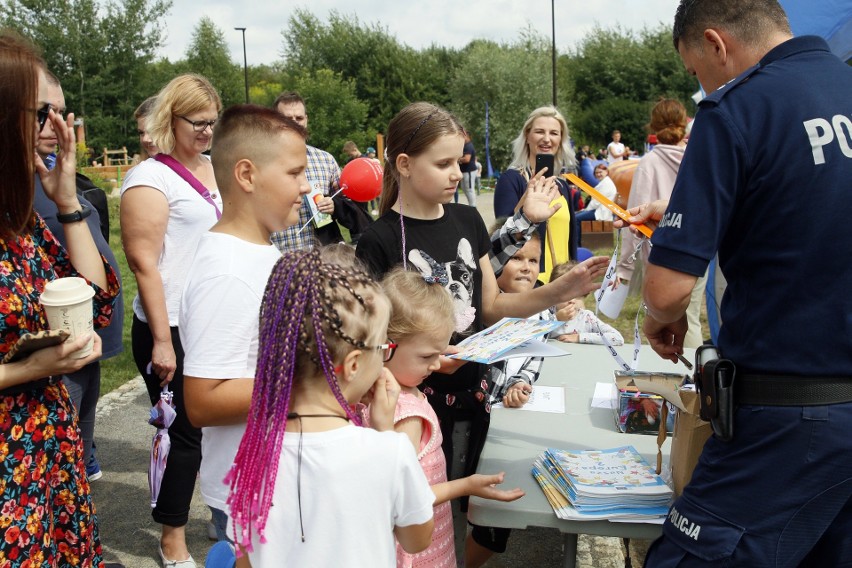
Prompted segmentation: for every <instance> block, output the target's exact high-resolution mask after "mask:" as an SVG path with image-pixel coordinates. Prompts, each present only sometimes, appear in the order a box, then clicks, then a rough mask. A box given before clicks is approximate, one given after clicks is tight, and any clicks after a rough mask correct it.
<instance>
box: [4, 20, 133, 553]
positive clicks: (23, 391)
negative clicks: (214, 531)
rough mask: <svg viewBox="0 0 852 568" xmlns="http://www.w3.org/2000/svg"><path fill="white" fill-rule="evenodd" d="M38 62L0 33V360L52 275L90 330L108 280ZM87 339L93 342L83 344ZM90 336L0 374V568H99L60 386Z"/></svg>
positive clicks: (104, 303)
mask: <svg viewBox="0 0 852 568" xmlns="http://www.w3.org/2000/svg"><path fill="white" fill-rule="evenodd" d="M46 89H47V84H46V77H45V68H44V63H43V62H42V61H41V59H40V58H39V57H38V56H37V55H36V54H35V52H34V50H33V49H32V47H31V46H30V45H29V44H28V43H26V42H25V41H24V40H23V39H21V38H19V37H17V36H15V35H13V34H11V33H10V32H0V356H2V355H5V354H6V353H7V352H8V351H9V350H11V349H12V347H13V346H14V345H15V343H16V342H17V341H18V339H19V337H20V336H21V335H22V334H23V333H25V332H36V331H40V330H45V329H47V328H48V325H47V319H46V318H45V314H44V310H43V309H42V307H41V304H40V303H39V296H40V294H41V292H42V291H43V290H44V286H45V284H46V283H47V282H49V281H51V280H54V279H56V278H59V277H65V276H78V277H83V278H85V279H86V280H87V281H88V282H89V283H90V284H91V286H92V287H93V288H94V290H95V297H94V312H95V313H94V317H95V325H96V326H103V325H106V324H107V323H109V320H110V318H111V316H112V303H113V301H114V300H115V297H116V295H117V294H118V289H119V282H118V280H117V278H116V275H115V273H114V272H113V271H112V269H110V267H109V264H107V262H106V260H105V259H103V257H101V255H100V254H98V251H97V248H96V246H95V243H94V240H93V239H92V236H91V233H90V232H89V229H88V226H87V224H86V223H85V222H83V219H84V218H85V217H86V216H87V214H88V213H87V210H86V209H84V208H83V207H81V205H80V202H79V201H78V199H77V193H76V188H75V181H74V174H75V165H76V153H75V139H74V132H73V127H72V125H73V118H74V117H73V116H71V115H69V116H68V119H67V121H66V120H63V119H62V117H61V116H59V115H58V114H56V113H55V112H54V110H53V109H52V107H50V106H49V105H47V104H45V98H46V96H47V93H46ZM48 120H49V121H51V123H52V125H53V128H54V130H55V131H56V132H57V135H58V138H59V145H60V147H61V148H62V152H61V153H60V155H59V158H58V160H57V164H56V167H55V168H54V169H53V170H51V171H50V172H48V171H47V169H46V168H45V167H44V165H43V164H42V163H41V162H40V161H38V160H36V159H35V158H36V155H35V144H36V139H37V136H38V133H39V132H40V130H41V128H42V127H43V126H44V123H45V122H47V121H48ZM33 174H36V175H38V176H40V178H41V181H42V184H43V185H44V190H45V193H46V194H47V195H48V197H49V198H50V199H52V200H53V201H54V202H55V203H56V205H57V208H58V212H59V216H60V217H64V219H63V221H64V222H65V234H66V237H67V242H68V249H67V250H65V249H63V248H62V247H61V246H60V245H59V243H58V242H57V241H56V239H55V238H54V237H53V235H52V234H51V232H50V231H49V230H48V229H47V227H46V226H45V224H44V221H43V220H42V219H41V217H39V216H38V214H36V213H35V212H34V211H33V208H32V203H33V187H34V178H33ZM93 335H94V334H93ZM89 339H90V337H80V338H77V339H76V340H74V341H71V340H69V341H66V342H65V343H64V344H62V345H59V346H55V347H47V348H44V349H40V350H37V351H34V352H33V353H32V354H30V355H29V356H27V357H26V358H24V359H22V360H20V361H18V362H14V363H7V364H3V365H0V567H2V568H6V567H18V566H21V567H27V566H50V567H65V566H69V567H70V566H84V567H87V566H102V565H103V561H102V558H101V545H100V542H99V540H98V528H97V520H96V518H95V511H94V506H93V505H92V499H91V496H90V494H89V483H88V481H87V480H86V464H85V461H84V460H83V446H82V441H81V439H80V437H79V432H78V429H77V420H76V414H75V412H74V410H73V406H72V404H71V400H70V398H69V397H68V392H67V391H66V389H65V386H64V385H63V384H62V383H61V382H56V380H55V378H59V377H60V376H61V375H63V374H67V373H71V372H74V371H77V370H79V369H80V368H82V367H84V366H86V365H88V364H89V363H92V362H93V361H96V360H97V359H98V358H99V357H100V355H101V343H100V339H99V338H98V337H97V335H94V338H93V339H94V349H93V351H92V353H91V355H89V356H87V357H84V358H82V359H75V358H73V357H72V356H71V354H72V353H73V352H74V351H76V350H78V349H80V348H81V347H83V346H84V345H85V344H86V342H87V341H88V340H89Z"/></svg>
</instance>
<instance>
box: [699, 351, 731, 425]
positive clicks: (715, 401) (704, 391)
mask: <svg viewBox="0 0 852 568" xmlns="http://www.w3.org/2000/svg"><path fill="white" fill-rule="evenodd" d="M711 349H713V350H715V348H714V347H713V346H705V345H702V346H701V347H699V348H698V352H697V353H696V365H695V385H696V388H697V389H698V393H699V395H700V396H699V401H700V403H701V404H700V415H701V419H702V420H706V421H707V422H710V425H711V426H712V427H713V433H714V434H716V436H717V437H718V438H719V439H720V440H722V441H723V442H729V441H731V439H733V437H734V379H735V377H736V371H737V368H736V366H735V365H734V363H733V362H732V361H730V360H728V359H722V358H718V353H717V352H715V353H714V352H713V351H710V350H711ZM708 354H710V356H713V355H716V357H714V358H712V359H709V360H705V359H707V355H708Z"/></svg>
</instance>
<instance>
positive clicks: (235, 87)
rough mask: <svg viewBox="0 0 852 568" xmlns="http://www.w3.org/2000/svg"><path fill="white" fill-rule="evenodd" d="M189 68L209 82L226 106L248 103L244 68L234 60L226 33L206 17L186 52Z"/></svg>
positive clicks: (197, 28) (198, 25)
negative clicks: (226, 39)
mask: <svg viewBox="0 0 852 568" xmlns="http://www.w3.org/2000/svg"><path fill="white" fill-rule="evenodd" d="M186 66H187V68H188V69H189V70H190V71H192V72H193V73H199V74H201V75H204V76H205V77H207V79H209V80H210V82H211V83H212V84H213V86H214V87H215V88H216V89H217V90H218V91H219V96H220V97H222V104H223V105H224V106H226V107H227V106H230V105H233V104H237V103H244V102H246V94H245V80H244V77H243V73H242V68H241V66H240V65H238V64H236V63H234V61H233V60H232V59H231V53H230V52H229V51H228V45H227V44H226V43H225V34H224V32H223V31H222V30H221V29H219V27H218V26H217V25H216V24H214V23H213V20H211V19H210V18H209V17H207V16H204V17H202V18H201V20H199V22H198V24H197V25H196V26H195V29H194V30H193V32H192V41H190V43H189V47H187V48H186Z"/></svg>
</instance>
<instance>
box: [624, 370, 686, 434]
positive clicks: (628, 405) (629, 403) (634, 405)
mask: <svg viewBox="0 0 852 568" xmlns="http://www.w3.org/2000/svg"><path fill="white" fill-rule="evenodd" d="M653 377H670V378H671V379H672V380H674V381H676V382H677V384H680V382H681V381H683V378H684V377H683V375H676V374H673V373H648V372H644V371H636V372H635V373H632V374H631V373H628V372H626V371H615V387H616V389H618V404H616V406H615V426H616V428H618V431H619V432H622V433H627V434H650V435H657V432H658V431H659V429H660V419H661V417H662V407H663V402H665V399H664V398H663V397H662V396H659V395H658V394H655V393H651V392H643V391H642V389H640V388H638V387H637V386H636V383H635V382H634V379H636V378H645V379H651V378H653ZM649 401H650V402H651V403H653V404H654V405H655V406H656V408H657V410H656V413H654V412H649V409H648V408H647V406H646V405H647V404H648V403H649ZM654 414H656V416H654ZM670 422H671V421H670ZM671 426H672V423H670V424H668V427H669V428H670V427H671ZM669 432H671V430H669Z"/></svg>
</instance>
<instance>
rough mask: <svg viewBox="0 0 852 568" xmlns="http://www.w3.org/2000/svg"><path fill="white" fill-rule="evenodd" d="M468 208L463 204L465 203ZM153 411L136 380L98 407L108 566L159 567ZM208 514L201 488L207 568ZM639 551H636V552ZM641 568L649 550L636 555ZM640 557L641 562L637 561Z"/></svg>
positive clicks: (548, 556) (618, 559)
mask: <svg viewBox="0 0 852 568" xmlns="http://www.w3.org/2000/svg"><path fill="white" fill-rule="evenodd" d="M462 202H463V203H464V202H465V201H464V199H463V200H462ZM492 203H493V202H492V194H482V195H480V196H479V203H478V209H479V210H480V212H481V213H482V216H483V218H484V219H485V222H486V224H487V225H488V224H491V223H492V222H493V207H492ZM150 407H151V405H150V402H149V400H148V395H147V393H146V391H145V387H144V385H143V383H142V379H141V378H139V377H137V378H136V379H133V380H132V381H130V382H128V383H126V384H125V385H123V386H122V387H120V388H119V389H116V390H115V391H113V392H111V393H109V394H107V395H104V396H103V397H101V400H100V402H99V403H98V413H97V424H96V428H95V439H96V441H97V445H98V459H99V461H100V464H101V469H102V470H103V472H104V475H103V477H102V478H101V479H100V480H98V481H95V482H93V483H92V493H93V497H94V500H95V506H96V507H97V512H98V518H99V521H100V534H101V542H102V544H103V546H104V552H105V560H106V561H107V562H120V563H122V564H124V566H126V567H127V568H158V567H159V566H160V562H159V558H158V555H157V543H158V538H159V525H156V524H155V523H154V522H153V520H152V519H151V512H150V507H149V502H150V497H149V492H148V478H147V471H148V456H149V452H150V448H151V438H152V436H153V435H154V428H153V427H152V426H149V425H148V411H149V409H150ZM209 518H210V514H209V511H208V509H207V507H206V506H205V505H204V504H203V502H202V501H201V496H200V495H199V492H198V488H197V486H196V491H195V496H194V498H193V505H192V510H191V512H190V520H189V525H188V526H187V528H186V532H187V543H188V545H189V550H190V551H191V552H192V554H193V556H194V558H195V559H196V561H197V562H198V565H199V567H200V566H203V562H204V559H205V557H206V553H207V550H208V549H209V548H210V545H211V544H212V543H211V542H210V541H209V540H208V539H207V520H208V519H209ZM633 548H634V547H631V550H632V549H633ZM561 555H562V539H561V536H560V534H559V533H558V532H557V531H556V530H552V529H530V530H526V531H514V532H513V533H512V537H511V539H510V541H509V549H508V551H507V552H506V554H504V555H502V556H500V557H499V558H496V559H493V560H492V561H491V562H489V563H488V564H487V566H488V567H489V568H499V567H523V568H539V567H541V568H545V567H549V566H561V565H562V561H561ZM631 556H632V558H633V565H634V566H639V565H640V560H641V558H642V557H643V556H644V551H641V550H635V551H633V552H631ZM637 558H638V560H637ZM577 566H578V567H581V568H616V567H622V566H624V552H623V547H622V543H621V540H620V539H616V538H601V537H581V538H580V543H579V550H578V552H577Z"/></svg>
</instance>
